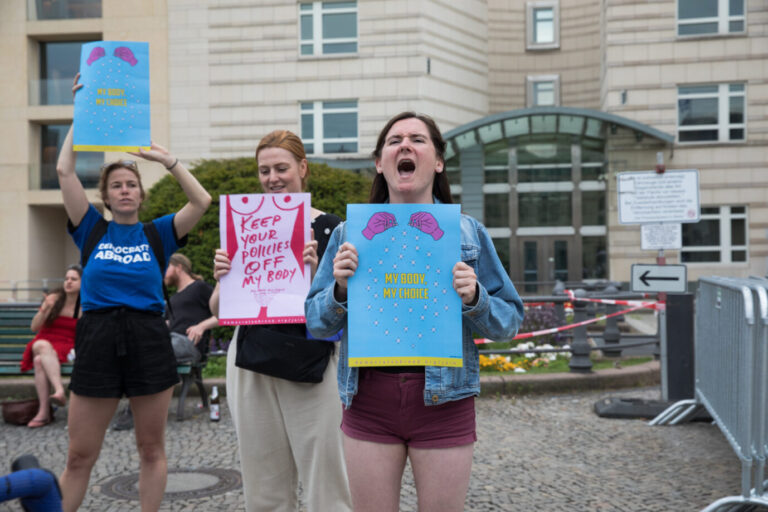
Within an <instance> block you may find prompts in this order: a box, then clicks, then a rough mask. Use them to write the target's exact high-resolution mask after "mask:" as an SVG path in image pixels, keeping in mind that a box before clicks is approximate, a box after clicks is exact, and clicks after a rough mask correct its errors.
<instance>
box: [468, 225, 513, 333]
mask: <svg viewBox="0 0 768 512" xmlns="http://www.w3.org/2000/svg"><path fill="white" fill-rule="evenodd" d="M472 221H473V222H469V223H462V229H475V230H476V231H477V236H476V238H475V237H463V240H462V243H464V244H467V242H465V240H472V238H475V240H477V242H478V243H479V247H478V248H477V251H473V248H472V247H471V246H469V245H468V244H467V245H465V246H464V247H462V256H463V257H464V258H467V259H468V260H469V261H467V259H465V263H467V264H469V265H471V266H473V268H474V269H475V273H476V274H477V288H478V293H479V295H478V299H477V304H475V305H474V306H471V307H470V306H466V305H464V306H463V308H462V314H463V317H464V320H465V321H467V322H468V323H469V326H470V328H471V329H472V331H473V332H475V333H478V334H481V335H482V336H483V337H485V338H489V339H492V340H494V341H509V340H511V339H512V338H514V337H515V335H516V334H517V330H518V329H519V328H520V325H521V324H522V323H523V314H524V313H523V311H524V310H523V301H522V300H521V299H520V295H519V294H518V293H517V290H516V289H515V287H514V285H513V284H512V281H510V279H509V275H508V274H507V271H506V270H505V269H504V267H503V266H502V264H501V261H500V260H499V257H498V256H497V255H496V248H495V247H494V245H493V241H492V240H491V237H490V235H489V234H488V231H487V230H486V229H485V226H483V225H482V224H480V223H479V222H477V221H475V220H474V219H472ZM473 255H474V259H472V258H473Z"/></svg>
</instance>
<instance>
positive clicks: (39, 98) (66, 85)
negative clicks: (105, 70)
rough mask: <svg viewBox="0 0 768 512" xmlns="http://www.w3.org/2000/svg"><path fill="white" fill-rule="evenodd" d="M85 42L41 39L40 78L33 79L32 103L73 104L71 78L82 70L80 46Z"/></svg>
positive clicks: (30, 98) (30, 97) (30, 99)
mask: <svg viewBox="0 0 768 512" xmlns="http://www.w3.org/2000/svg"><path fill="white" fill-rule="evenodd" d="M86 42H88V41H49V42H46V41H41V42H40V80H39V81H35V80H32V81H31V84H30V85H31V90H32V94H30V96H29V101H30V103H32V104H36V105H71V104H72V79H73V78H74V76H75V75H76V74H77V72H78V71H79V69H80V47H81V46H82V45H83V43H86Z"/></svg>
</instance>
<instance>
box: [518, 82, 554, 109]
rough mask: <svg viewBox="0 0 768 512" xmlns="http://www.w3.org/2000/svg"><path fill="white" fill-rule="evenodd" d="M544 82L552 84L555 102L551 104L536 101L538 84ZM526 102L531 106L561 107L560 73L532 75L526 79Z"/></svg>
mask: <svg viewBox="0 0 768 512" xmlns="http://www.w3.org/2000/svg"><path fill="white" fill-rule="evenodd" d="M542 83H551V84H552V95H553V100H554V102H553V103H552V104H551V105H543V104H537V103H536V85H538V84H542ZM525 103H526V106H527V107H528V108H531V107H559V106H560V75H530V76H528V77H526V80H525Z"/></svg>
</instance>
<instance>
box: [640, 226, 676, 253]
mask: <svg viewBox="0 0 768 512" xmlns="http://www.w3.org/2000/svg"><path fill="white" fill-rule="evenodd" d="M640 227H641V230H640V234H641V245H640V247H641V248H642V250H644V251H657V250H664V249H675V250H679V249H682V248H683V225H682V224H680V223H679V222H677V223H663V224H643V225H642V226H640Z"/></svg>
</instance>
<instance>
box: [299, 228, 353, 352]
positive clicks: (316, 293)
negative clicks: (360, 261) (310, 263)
mask: <svg viewBox="0 0 768 512" xmlns="http://www.w3.org/2000/svg"><path fill="white" fill-rule="evenodd" d="M343 232H344V223H343V222H342V223H341V224H339V225H338V226H336V228H335V229H334V230H333V233H331V237H330V239H329V240H328V247H326V249H325V254H324V255H323V259H322V260H320V264H319V265H318V266H317V271H316V272H315V278H314V279H313V280H312V286H311V287H310V289H309V294H308V295H307V300H306V301H305V302H304V316H305V317H306V318H307V330H309V332H310V333H312V336H315V337H317V338H328V337H329V336H332V335H334V334H336V333H337V332H338V331H339V329H341V328H343V327H346V326H347V325H346V324H347V303H346V302H344V303H340V302H338V301H337V300H336V299H335V298H334V296H333V289H334V287H335V285H336V279H334V277H333V258H334V257H335V256H336V251H338V250H339V246H340V245H341V243H342V241H341V238H342V234H343Z"/></svg>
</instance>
